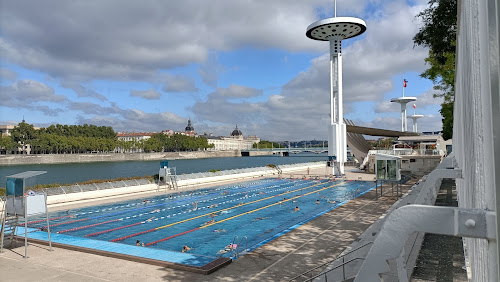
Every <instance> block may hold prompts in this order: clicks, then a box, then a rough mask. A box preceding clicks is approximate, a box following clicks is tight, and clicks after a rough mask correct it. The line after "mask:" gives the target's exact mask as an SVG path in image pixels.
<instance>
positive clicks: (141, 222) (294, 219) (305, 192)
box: [29, 179, 375, 258]
mask: <svg viewBox="0 0 500 282" xmlns="http://www.w3.org/2000/svg"><path fill="white" fill-rule="evenodd" d="M374 188H375V183H374V182H363V181H342V180H337V181H328V180H310V179H308V180H302V179H262V180H257V181H251V182H245V183H239V184H237V185H236V184H235V185H225V186H218V187H212V188H207V189H201V190H196V191H187V192H177V193H175V194H162V195H158V196H154V197H148V198H143V199H135V200H129V201H124V202H117V203H113V204H107V205H101V206H93V207H86V208H81V209H72V210H67V211H60V212H55V213H50V214H49V218H50V229H51V233H58V234H61V235H66V236H70V237H75V238H92V239H94V240H99V241H105V242H114V243H117V244H126V245H132V246H135V245H136V243H137V241H139V245H142V244H144V248H152V249H161V250H169V251H175V252H181V251H182V248H183V246H189V248H190V250H188V253H190V254H196V255H202V256H210V257H218V256H219V257H232V258H234V257H235V256H236V255H237V253H238V252H242V251H243V252H245V251H251V250H253V249H255V248H257V247H259V246H261V245H262V244H264V243H266V242H268V241H270V240H272V239H274V238H277V237H279V236H281V235H282V234H284V233H285V232H287V231H289V230H291V229H294V228H296V227H297V226H299V225H300V224H303V223H305V222H307V221H309V220H311V219H313V218H315V217H317V216H318V215H321V214H323V213H325V212H328V211H330V210H332V209H334V208H335V207H337V206H339V205H341V204H343V203H345V202H346V201H348V200H350V199H352V198H354V197H357V196H359V195H361V194H363V193H365V192H367V191H369V190H371V189H374ZM45 224H46V222H45V220H43V219H42V218H40V219H39V220H37V219H35V220H32V221H30V222H29V227H31V228H38V229H40V228H44V226H45ZM45 229H46V228H45ZM230 243H236V244H237V247H236V248H235V249H229V248H227V246H228V245H229V244H230Z"/></svg>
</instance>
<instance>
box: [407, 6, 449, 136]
mask: <svg viewBox="0 0 500 282" xmlns="http://www.w3.org/2000/svg"><path fill="white" fill-rule="evenodd" d="M417 17H418V18H420V19H421V20H422V22H423V26H422V28H420V30H419V32H418V33H417V34H416V35H415V36H414V37H413V42H414V43H415V44H416V45H421V46H424V47H428V48H429V55H428V57H427V58H426V59H425V62H426V63H427V64H428V65H429V68H428V69H427V70H425V71H424V72H423V73H422V74H421V75H420V76H421V77H424V78H427V79H430V80H432V81H433V83H434V85H435V86H434V88H435V89H436V90H439V91H440V93H439V94H436V95H435V96H438V97H443V98H444V102H443V103H442V104H441V110H440V113H441V116H442V117H443V138H444V139H449V138H451V137H452V135H453V104H454V101H455V83H454V80H455V46H456V36H457V0H430V1H429V7H428V8H427V9H425V10H424V11H422V12H421V13H420V14H418V15H417Z"/></svg>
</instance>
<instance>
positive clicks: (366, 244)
mask: <svg viewBox="0 0 500 282" xmlns="http://www.w3.org/2000/svg"><path fill="white" fill-rule="evenodd" d="M372 243H373V242H367V243H365V244H363V245H361V246H358V247H356V248H354V249H352V250H350V251H349V252H347V253H345V254H343V255H341V256H339V257H336V258H335V259H333V260H331V261H328V262H325V263H323V264H321V265H318V266H316V267H314V268H311V269H309V270H308V271H306V272H303V273H301V274H299V275H297V276H295V277H293V278H292V279H290V280H288V281H289V282H291V281H295V280H297V279H299V278H301V277H302V276H305V275H306V274H307V273H310V272H312V271H315V270H317V269H318V268H321V267H324V266H325V265H328V264H332V263H334V262H336V261H338V260H340V259H342V263H341V264H339V265H338V266H336V267H334V268H332V269H329V270H328V271H326V272H322V273H320V274H318V275H315V276H313V277H307V280H304V281H312V280H313V279H315V278H317V277H320V276H322V275H326V273H329V272H331V271H333V270H335V269H337V268H339V267H341V266H342V277H343V280H345V265H346V264H348V263H350V262H352V261H355V260H358V259H363V260H364V258H354V259H350V260H348V261H347V262H346V261H345V257H346V256H347V255H349V254H352V253H354V252H355V251H357V250H359V249H361V248H364V247H366V246H368V245H370V244H372Z"/></svg>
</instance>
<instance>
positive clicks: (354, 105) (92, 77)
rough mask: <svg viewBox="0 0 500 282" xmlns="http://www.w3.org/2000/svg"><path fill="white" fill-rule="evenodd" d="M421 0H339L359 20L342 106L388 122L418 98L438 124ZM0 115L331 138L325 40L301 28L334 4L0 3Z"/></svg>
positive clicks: (383, 124) (3, 118)
mask: <svg viewBox="0 0 500 282" xmlns="http://www.w3.org/2000/svg"><path fill="white" fill-rule="evenodd" d="M427 2H428V1H398V0H394V1H368V0H366V1H364V0H357V1H340V0H339V1H337V8H338V11H337V16H355V17H359V18H362V19H364V20H365V21H366V23H367V31H366V33H365V34H364V35H362V36H360V37H359V38H355V39H349V40H346V41H345V42H343V45H344V46H343V53H344V79H343V80H344V108H345V117H346V118H348V119H351V120H353V121H354V122H355V123H356V124H358V125H360V126H368V127H378V128H384V129H392V130H397V129H398V125H399V124H400V117H399V105H394V104H393V103H390V99H391V98H396V97H399V96H401V94H402V93H401V92H402V87H403V79H406V80H407V81H408V85H407V88H406V90H405V95H407V96H415V97H417V98H418V100H417V101H416V103H415V104H416V106H417V114H423V115H425V117H424V118H422V119H421V120H420V121H419V129H420V130H421V131H439V130H441V116H440V114H439V109H440V103H441V100H440V99H434V98H433V97H432V96H433V94H434V93H435V91H434V90H433V89H432V82H431V81H429V80H426V79H422V78H420V77H419V74H420V73H421V72H422V71H424V70H425V68H426V66H425V62H424V59H425V57H427V50H426V49H424V48H421V47H414V46H413V41H412V37H413V36H414V35H415V33H416V32H417V31H418V28H419V25H418V19H416V18H415V16H416V15H417V14H418V13H419V12H420V11H422V10H423V9H425V8H426V7H427V6H428V4H427ZM2 15H3V16H2V17H1V19H0V23H1V25H0V27H1V35H0V56H1V58H2V61H1V67H0V77H1V80H0V87H1V91H0V101H2V102H1V103H0V124H14V125H15V124H17V123H18V122H20V121H21V120H22V118H23V117H22V116H23V115H24V116H25V119H26V121H27V122H28V123H32V124H34V125H35V126H43V127H44V126H48V125H50V124H56V123H59V124H84V123H88V124H95V125H98V126H102V125H105V126H112V127H113V129H114V130H115V131H121V132H131V131H158V132H159V131H161V130H164V129H175V128H184V127H185V124H186V121H187V120H188V119H191V120H192V122H193V126H194V127H195V128H196V131H197V132H213V133H214V135H227V133H228V132H231V130H233V129H234V125H235V124H238V126H239V127H240V129H241V130H242V131H243V132H244V134H245V135H257V136H259V137H261V138H263V139H266V140H291V141H293V140H305V139H308V140H312V139H320V140H324V139H327V130H326V124H328V120H329V117H328V113H329V110H328V108H329V106H328V105H329V87H330V81H329V60H328V48H329V46H328V44H321V43H318V42H312V41H311V40H310V39H308V38H307V37H306V36H305V32H306V28H307V26H308V25H309V24H310V23H311V22H314V21H316V20H319V19H323V18H327V17H331V16H333V1H322V0H316V1H307V2H303V1H273V2H272V3H265V2H263V1H262V2H261V1H253V2H245V3H239V2H231V1H220V2H214V3H209V2H207V3H205V2H197V1H183V2H175V3H168V2H165V3H163V2H156V1H146V2H145V3H134V2H127V3H123V2H122V1H118V2H113V1H107V2H105V3H101V2H100V1H74V2H68V3H64V5H60V2H55V1H44V2H43V3H38V2H27V1H15V2H8V3H4V5H3V12H2Z"/></svg>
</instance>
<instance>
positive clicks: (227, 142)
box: [205, 125, 260, 151]
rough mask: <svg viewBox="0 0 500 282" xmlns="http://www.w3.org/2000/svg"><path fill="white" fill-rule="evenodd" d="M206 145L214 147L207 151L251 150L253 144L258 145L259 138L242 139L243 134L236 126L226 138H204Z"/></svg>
mask: <svg viewBox="0 0 500 282" xmlns="http://www.w3.org/2000/svg"><path fill="white" fill-rule="evenodd" d="M205 137H206V138H207V141H208V144H213V145H214V147H213V148H211V149H209V150H214V151H225V150H245V149H252V148H253V144H255V143H259V142H260V138H259V137H257V136H248V137H243V133H242V132H241V130H239V129H238V125H236V128H235V129H234V130H233V132H231V134H230V136H229V137H226V136H217V137H215V136H205Z"/></svg>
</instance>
